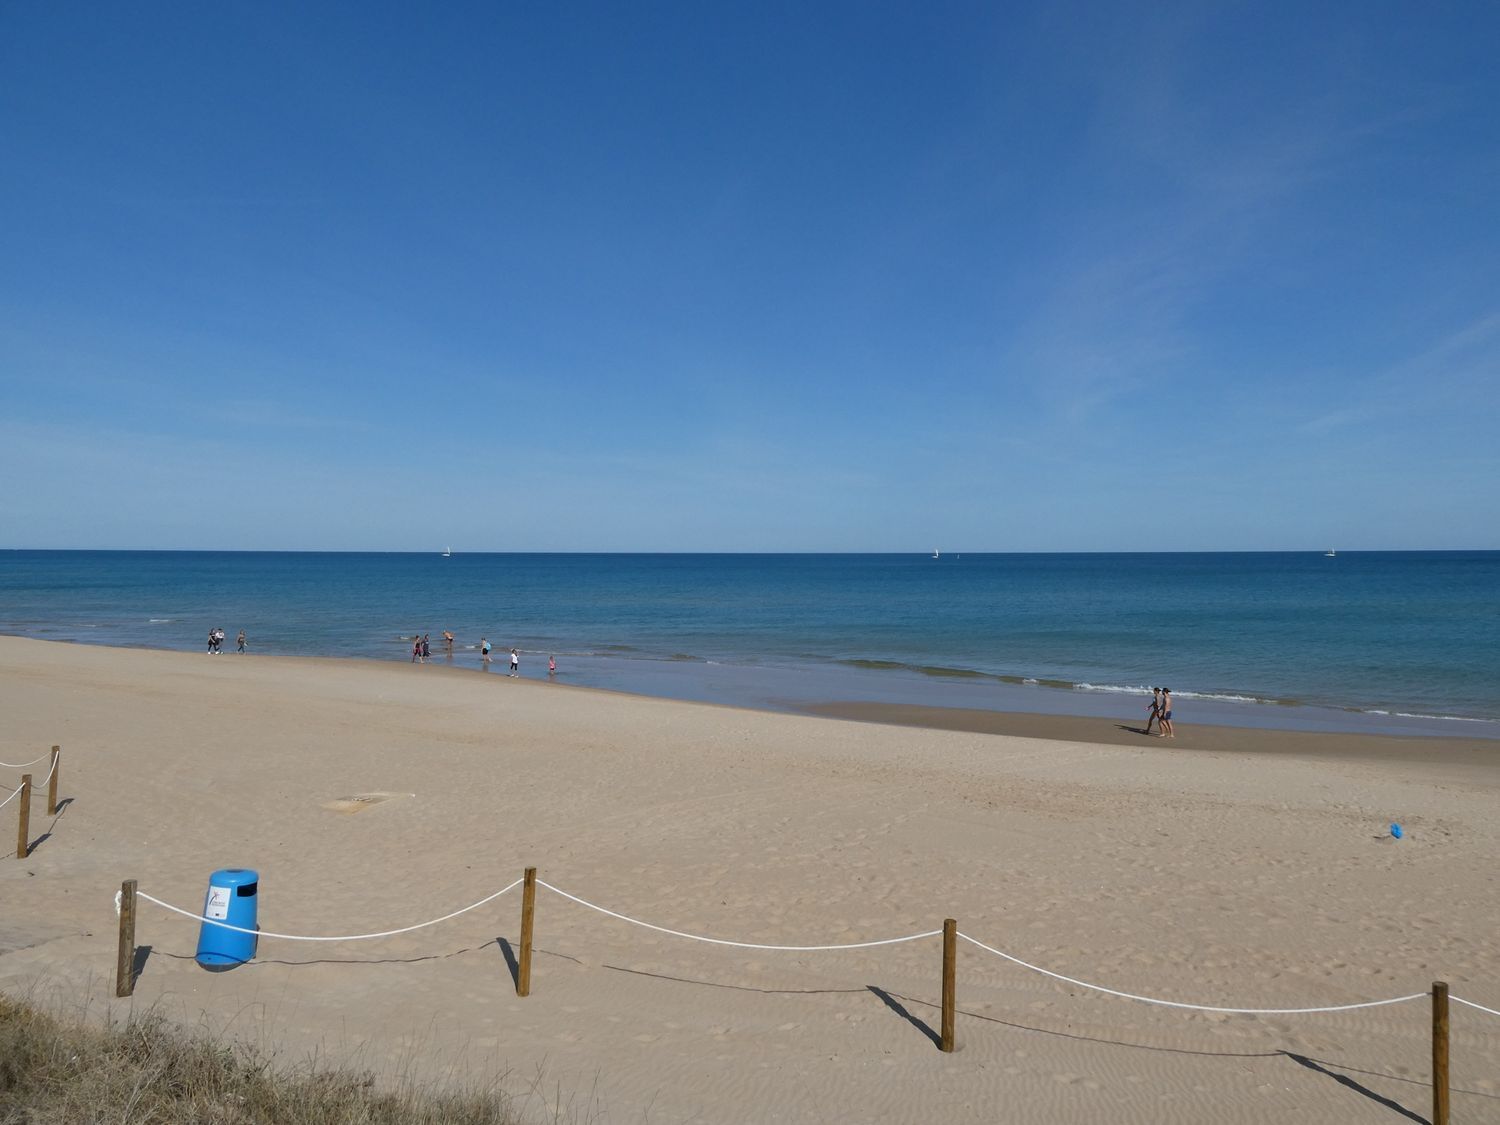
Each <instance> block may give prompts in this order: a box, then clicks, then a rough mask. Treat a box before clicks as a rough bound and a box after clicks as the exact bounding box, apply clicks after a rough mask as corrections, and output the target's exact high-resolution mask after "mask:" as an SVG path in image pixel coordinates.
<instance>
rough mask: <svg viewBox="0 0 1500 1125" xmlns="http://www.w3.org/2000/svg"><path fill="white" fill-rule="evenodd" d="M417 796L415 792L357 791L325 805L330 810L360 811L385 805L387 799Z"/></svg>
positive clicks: (337, 811)
mask: <svg viewBox="0 0 1500 1125" xmlns="http://www.w3.org/2000/svg"><path fill="white" fill-rule="evenodd" d="M415 796H416V794H415V793H355V794H353V795H352V796H348V797H335V798H334V799H333V800H331V801H325V802H323V807H324V808H325V809H327V810H328V811H329V812H336V813H359V812H364V811H365V810H366V809H372V808H374V807H375V806H376V805H383V804H385V802H387V801H394V800H396V799H397V798H398V797H415Z"/></svg>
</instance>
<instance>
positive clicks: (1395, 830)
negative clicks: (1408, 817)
mask: <svg viewBox="0 0 1500 1125" xmlns="http://www.w3.org/2000/svg"><path fill="white" fill-rule="evenodd" d="M1391 835H1392V836H1394V837H1396V839H1398V840H1399V839H1401V825H1399V824H1393V825H1391Z"/></svg>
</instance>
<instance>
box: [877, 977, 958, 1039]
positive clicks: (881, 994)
mask: <svg viewBox="0 0 1500 1125" xmlns="http://www.w3.org/2000/svg"><path fill="white" fill-rule="evenodd" d="M865 987H866V988H868V989H869V990H870V991H871V992H873V993H874V994H875V995H876V997H878V998H879V1000H880V1002H881V1003H882V1004H884V1005H885V1006H886V1007H887V1008H889V1009H890V1010H891V1011H893V1012H895V1013H896V1014H897V1015H898V1016H900V1017H901V1018H902V1019H904V1020H905V1021H906V1022H907V1023H909V1024H911V1025H912V1027H914V1028H916V1029H917V1030H918V1031H920V1032H921V1033H922V1034H923V1035H925V1036H927V1038H928V1039H930V1040H932V1045H933V1046H934V1047H936V1048H937V1049H938V1050H939V1051H941V1050H942V1049H943V1037H942V1036H941V1035H939V1034H938V1033H937V1032H936V1031H933V1030H932V1028H930V1027H928V1026H927V1024H926V1023H925V1022H924V1021H923V1020H919V1019H918V1018H917V1017H916V1016H914V1015H912V1014H911V1013H910V1012H908V1011H907V1010H906V1008H905V1006H903V1005H902V1003H901V1001H899V1000H897V999H896V998H895V997H894V996H892V995H891V994H890V993H889V992H887V991H886V990H885V989H883V988H879V987H877V986H876V985H873V984H867V985H865Z"/></svg>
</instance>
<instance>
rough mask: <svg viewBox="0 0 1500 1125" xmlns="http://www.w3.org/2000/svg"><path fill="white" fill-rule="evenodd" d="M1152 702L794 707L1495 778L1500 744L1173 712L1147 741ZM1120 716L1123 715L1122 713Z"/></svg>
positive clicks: (1027, 734)
mask: <svg viewBox="0 0 1500 1125" xmlns="http://www.w3.org/2000/svg"><path fill="white" fill-rule="evenodd" d="M1149 702H1150V701H1149V697H1142V701H1141V707H1140V712H1141V716H1140V718H1139V719H1100V718H1094V717H1091V716H1073V715H1033V714H1023V713H1016V712H1007V711H984V710H976V709H972V708H960V707H921V706H914V705H911V704H904V703H868V702H862V701H851V702H829V703H813V704H806V705H803V706H800V707H798V711H799V712H800V713H802V714H807V715H818V716H821V717H823V718H831V719H846V720H850V721H853V722H862V723H880V724H884V725H890V726H903V727H917V728H921V729H926V730H950V731H965V732H968V733H970V734H996V735H1006V736H1009V737H1012V738H1040V739H1048V740H1052V741H1058V742H1091V743H1095V744H1097V745H1103V746H1149V745H1160V746H1161V747H1163V748H1165V749H1170V750H1178V751H1188V750H1192V751H1202V752H1218V753H1226V754H1290V755H1293V756H1295V757H1299V758H1316V759H1320V760H1323V761H1348V760H1359V761H1371V762H1381V761H1402V762H1418V763H1422V764H1425V765H1432V766H1435V767H1441V768H1443V769H1445V770H1447V769H1451V768H1454V767H1462V766H1463V765H1465V764H1467V765H1472V766H1474V767H1475V768H1476V769H1477V770H1478V771H1480V773H1481V774H1483V775H1485V776H1492V771H1496V770H1500V741H1497V740H1495V739H1490V738H1441V737H1433V738H1406V737H1401V736H1397V735H1381V734H1341V733H1330V732H1320V731H1288V730H1267V729H1262V728H1249V727H1228V726H1208V725H1202V724H1195V723H1192V722H1190V721H1188V720H1187V719H1186V718H1184V717H1182V716H1183V711H1182V709H1181V708H1179V709H1178V712H1177V714H1178V718H1177V720H1176V723H1175V726H1176V729H1177V734H1176V737H1175V738H1159V737H1158V736H1157V735H1156V733H1155V729H1154V728H1153V731H1152V733H1151V734H1149V735H1148V734H1147V733H1146V725H1145V714H1146V706H1147V704H1148V703H1149ZM1121 710H1122V711H1123V710H1125V708H1123V707H1122V708H1121Z"/></svg>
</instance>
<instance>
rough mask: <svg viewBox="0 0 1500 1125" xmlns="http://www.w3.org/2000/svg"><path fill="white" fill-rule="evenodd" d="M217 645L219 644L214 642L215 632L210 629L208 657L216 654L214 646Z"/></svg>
mask: <svg viewBox="0 0 1500 1125" xmlns="http://www.w3.org/2000/svg"><path fill="white" fill-rule="evenodd" d="M216 643H217V642H216V641H215V640H214V630H213V629H212V628H210V629H209V630H208V655H209V656H212V655H213V654H214V645H215V644H216Z"/></svg>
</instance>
